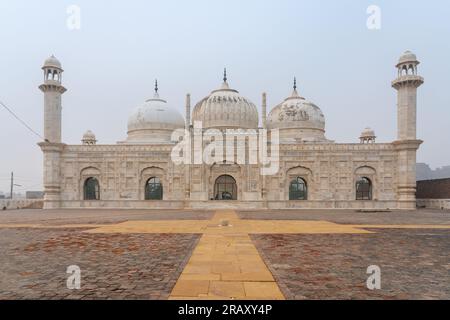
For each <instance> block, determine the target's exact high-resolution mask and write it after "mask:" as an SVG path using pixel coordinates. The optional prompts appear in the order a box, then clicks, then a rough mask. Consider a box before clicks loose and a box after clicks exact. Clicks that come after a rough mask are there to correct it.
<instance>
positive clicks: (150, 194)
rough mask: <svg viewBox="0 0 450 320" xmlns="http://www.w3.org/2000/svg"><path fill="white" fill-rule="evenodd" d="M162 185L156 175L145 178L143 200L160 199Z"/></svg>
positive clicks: (161, 196)
mask: <svg viewBox="0 0 450 320" xmlns="http://www.w3.org/2000/svg"><path fill="white" fill-rule="evenodd" d="M162 199H163V186H162V183H161V180H160V179H159V178H158V177H153V178H150V179H148V180H147V183H146V184H145V200H162Z"/></svg>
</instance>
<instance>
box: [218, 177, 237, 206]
mask: <svg viewBox="0 0 450 320" xmlns="http://www.w3.org/2000/svg"><path fill="white" fill-rule="evenodd" d="M214 200H237V185H236V180H234V178H233V177H232V176H229V175H223V176H220V177H218V178H217V179H216V183H215V185H214Z"/></svg>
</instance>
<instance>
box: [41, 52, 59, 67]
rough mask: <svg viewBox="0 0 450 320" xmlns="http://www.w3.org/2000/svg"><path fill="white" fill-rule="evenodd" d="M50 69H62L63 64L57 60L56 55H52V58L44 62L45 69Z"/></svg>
mask: <svg viewBox="0 0 450 320" xmlns="http://www.w3.org/2000/svg"><path fill="white" fill-rule="evenodd" d="M49 67H53V68H58V69H61V68H62V67H61V62H59V60H58V59H56V57H55V56H54V55H52V56H51V57H50V58H48V59H47V60H45V62H44V66H43V68H49Z"/></svg>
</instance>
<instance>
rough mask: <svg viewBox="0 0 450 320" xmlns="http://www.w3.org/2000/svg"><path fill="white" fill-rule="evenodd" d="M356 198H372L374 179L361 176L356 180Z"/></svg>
mask: <svg viewBox="0 0 450 320" xmlns="http://www.w3.org/2000/svg"><path fill="white" fill-rule="evenodd" d="M356 200H372V181H370V179H369V178H366V177H361V178H359V179H358V181H356Z"/></svg>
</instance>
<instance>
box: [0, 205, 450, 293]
mask: <svg viewBox="0 0 450 320" xmlns="http://www.w3.org/2000/svg"><path fill="white" fill-rule="evenodd" d="M449 253H450V212H449V211H433V210H418V211H393V212H357V211H355V210H255V211H239V210H231V209H227V210H106V209H96V210H88V209H85V210H81V209H79V210H78V209H71V210H68V209H67V210H63V209H61V210H14V211H3V212H1V213H0V299H7V300H12V299H75V300H78V299H83V300H91V299H159V300H167V299H174V300H178V299H256V300H259V299H271V300H272V299H277V300H282V299H288V300H291V299H295V300H299V299H450V255H449ZM373 265H375V266H378V267H379V268H380V270H381V288H380V289H375V290H369V289H368V288H367V286H366V281H367V278H368V277H369V276H370V274H368V273H367V268H368V267H369V266H373ZM69 266H78V267H79V269H80V271H81V277H80V288H79V289H69V288H68V286H67V279H68V277H69V276H70V274H68V273H67V272H66V271H67V268H68V267H69Z"/></svg>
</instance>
